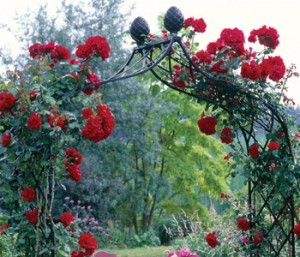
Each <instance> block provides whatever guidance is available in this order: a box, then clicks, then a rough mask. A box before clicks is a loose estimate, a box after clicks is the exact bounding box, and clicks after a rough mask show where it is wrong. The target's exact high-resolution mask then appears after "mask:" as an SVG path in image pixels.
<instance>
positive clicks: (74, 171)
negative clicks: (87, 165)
mask: <svg viewBox="0 0 300 257" xmlns="http://www.w3.org/2000/svg"><path fill="white" fill-rule="evenodd" d="M65 166H66V169H67V171H68V173H69V175H70V178H71V179H72V180H74V181H76V182H79V181H80V180H81V176H82V173H81V170H80V167H79V165H69V164H68V163H65Z"/></svg>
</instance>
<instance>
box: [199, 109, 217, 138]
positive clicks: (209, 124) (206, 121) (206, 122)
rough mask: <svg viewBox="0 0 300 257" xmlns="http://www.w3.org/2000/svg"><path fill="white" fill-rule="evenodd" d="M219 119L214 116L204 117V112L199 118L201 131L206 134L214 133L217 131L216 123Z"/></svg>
mask: <svg viewBox="0 0 300 257" xmlns="http://www.w3.org/2000/svg"><path fill="white" fill-rule="evenodd" d="M217 123H218V120H217V119H216V118H214V117H204V114H202V116H201V119H199V120H198V127H199V129H200V131H201V132H202V133H204V134H206V135H213V134H215V133H216V125H217Z"/></svg>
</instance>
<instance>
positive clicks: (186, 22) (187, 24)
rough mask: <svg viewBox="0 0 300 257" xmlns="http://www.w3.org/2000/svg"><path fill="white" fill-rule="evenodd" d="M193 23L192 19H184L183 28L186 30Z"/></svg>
mask: <svg viewBox="0 0 300 257" xmlns="http://www.w3.org/2000/svg"><path fill="white" fill-rule="evenodd" d="M193 22H194V18H193V17H190V18H187V19H185V20H184V28H185V29H186V28H188V27H190V26H192V24H193Z"/></svg>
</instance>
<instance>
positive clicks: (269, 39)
mask: <svg viewBox="0 0 300 257" xmlns="http://www.w3.org/2000/svg"><path fill="white" fill-rule="evenodd" d="M257 38H258V41H259V43H260V44H261V45H264V46H266V47H270V48H272V49H275V48H276V47H277V46H278V45H279V40H278V38H279V34H278V32H277V30H276V29H275V28H272V27H269V28H267V26H263V27H261V28H260V29H254V30H252V31H251V32H250V36H249V37H248V41H249V42H252V43H254V42H256V39H257Z"/></svg>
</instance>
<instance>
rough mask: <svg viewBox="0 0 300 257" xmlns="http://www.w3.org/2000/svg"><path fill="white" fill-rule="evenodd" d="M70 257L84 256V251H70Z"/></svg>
mask: <svg viewBox="0 0 300 257" xmlns="http://www.w3.org/2000/svg"><path fill="white" fill-rule="evenodd" d="M71 257H85V254H84V252H82V251H79V252H72V253H71Z"/></svg>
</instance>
